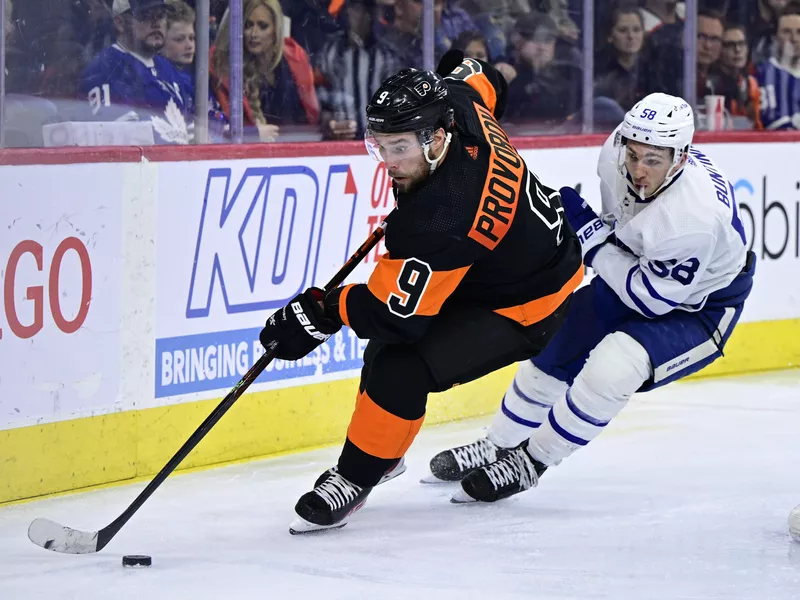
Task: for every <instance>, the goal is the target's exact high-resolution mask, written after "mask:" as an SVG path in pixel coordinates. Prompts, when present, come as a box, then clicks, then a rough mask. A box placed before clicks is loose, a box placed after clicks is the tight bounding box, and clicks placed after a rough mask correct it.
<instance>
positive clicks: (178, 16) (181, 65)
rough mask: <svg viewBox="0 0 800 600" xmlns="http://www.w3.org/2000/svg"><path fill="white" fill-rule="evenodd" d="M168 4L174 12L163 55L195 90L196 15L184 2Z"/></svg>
mask: <svg viewBox="0 0 800 600" xmlns="http://www.w3.org/2000/svg"><path fill="white" fill-rule="evenodd" d="M167 3H168V4H169V5H170V6H172V8H173V12H172V13H171V14H170V15H169V16H168V17H167V35H166V38H165V41H164V47H163V48H162V49H161V54H162V55H163V56H165V57H166V58H167V59H169V61H170V62H171V63H172V64H173V65H175V67H176V68H177V69H178V71H179V72H180V73H181V75H183V76H184V77H185V79H186V80H187V82H188V83H189V85H191V87H192V89H194V53H195V48H196V46H195V31H194V22H195V13H194V10H193V9H192V7H191V6H189V5H188V4H186V3H185V2H184V1H183V0H167Z"/></svg>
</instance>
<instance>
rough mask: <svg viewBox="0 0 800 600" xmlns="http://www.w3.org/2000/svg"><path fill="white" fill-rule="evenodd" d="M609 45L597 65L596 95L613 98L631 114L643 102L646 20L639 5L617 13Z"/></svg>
mask: <svg viewBox="0 0 800 600" xmlns="http://www.w3.org/2000/svg"><path fill="white" fill-rule="evenodd" d="M605 42H606V46H605V48H604V49H603V50H602V51H601V52H600V53H599V55H598V57H597V60H596V61H595V81H594V95H595V96H596V97H605V98H610V99H612V100H614V101H615V102H616V103H617V104H619V106H620V107H621V108H622V109H624V110H625V111H628V110H630V109H631V108H632V107H633V105H634V104H636V102H637V101H638V100H639V99H640V98H642V92H641V90H640V89H639V68H640V64H639V53H640V52H641V50H642V45H643V44H644V20H643V18H642V14H641V13H640V12H639V9H638V8H637V7H636V5H634V4H627V5H623V6H620V7H619V8H616V9H614V11H613V12H612V13H611V27H610V29H609V32H608V35H607V36H606V39H605Z"/></svg>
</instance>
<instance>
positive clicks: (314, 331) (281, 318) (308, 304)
mask: <svg viewBox="0 0 800 600" xmlns="http://www.w3.org/2000/svg"><path fill="white" fill-rule="evenodd" d="M322 300H323V294H322V290H321V289H319V288H309V289H307V290H306V291H305V292H303V293H302V294H300V295H298V296H295V297H294V298H293V299H292V300H291V301H290V302H289V304H287V305H286V306H284V307H283V308H282V309H281V310H279V311H278V312H276V313H275V314H273V315H272V316H271V317H270V318H269V319H267V324H266V325H265V326H264V329H262V330H261V335H259V339H261V343H262V344H263V345H264V348H266V349H267V350H270V349H271V348H273V347H274V346H275V345H276V344H277V352H276V353H275V356H276V357H277V358H282V359H284V360H299V359H301V358H303V357H304V356H306V355H307V354H308V353H309V352H311V351H313V350H314V349H315V348H316V347H317V346H319V345H321V344H322V343H323V342H324V341H325V340H327V339H328V338H329V337H331V335H333V334H334V333H336V332H337V331H339V330H340V329H341V328H342V325H341V323H338V322H337V321H335V320H334V319H331V318H330V317H328V316H327V315H326V314H325V309H324V308H323V306H322V304H321V303H322Z"/></svg>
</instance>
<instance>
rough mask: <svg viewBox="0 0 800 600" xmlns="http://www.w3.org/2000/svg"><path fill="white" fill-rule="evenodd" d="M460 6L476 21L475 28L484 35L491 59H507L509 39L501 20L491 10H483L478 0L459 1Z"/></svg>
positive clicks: (493, 60) (495, 60)
mask: <svg viewBox="0 0 800 600" xmlns="http://www.w3.org/2000/svg"><path fill="white" fill-rule="evenodd" d="M498 4H499V3H498ZM459 8H461V9H463V10H465V11H466V12H467V14H468V15H469V16H470V18H471V19H472V22H473V23H475V29H476V30H477V31H480V32H481V34H482V35H483V39H484V41H485V43H486V49H487V50H488V52H489V60H490V61H492V62H498V61H504V60H506V46H507V45H508V43H507V42H508V40H507V37H506V33H505V31H504V30H503V28H502V27H501V26H500V23H501V20H500V19H499V18H498V17H496V16H494V15H493V14H492V13H491V12H481V7H480V2H478V1H476V0H462V1H461V2H459ZM511 24H513V23H511ZM511 24H510V25H509V27H510V26H511Z"/></svg>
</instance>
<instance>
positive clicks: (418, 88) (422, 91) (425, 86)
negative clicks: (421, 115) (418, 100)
mask: <svg viewBox="0 0 800 600" xmlns="http://www.w3.org/2000/svg"><path fill="white" fill-rule="evenodd" d="M414 91H415V92H417V94H419V96H420V97H423V96H425V95H426V94H427V93H428V92H430V91H431V84H430V83H428V82H427V81H420V82H419V83H418V84H417V85H415V86H414Z"/></svg>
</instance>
